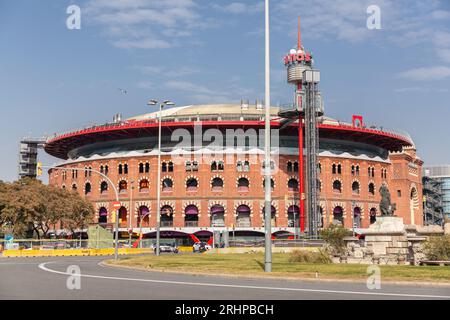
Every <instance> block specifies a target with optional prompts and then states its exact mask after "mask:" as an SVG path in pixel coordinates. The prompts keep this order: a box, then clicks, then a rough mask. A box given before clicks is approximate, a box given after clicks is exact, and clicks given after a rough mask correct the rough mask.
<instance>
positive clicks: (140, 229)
mask: <svg viewBox="0 0 450 320" xmlns="http://www.w3.org/2000/svg"><path fill="white" fill-rule="evenodd" d="M138 215H139V219H140V221H139V237H141V240H140V241H139V247H140V248H142V222H144V219H145V217H146V216H148V225H149V227H150V211H149V212H147V213H146V214H144V215H143V216H142V217H141V212H140V211H139V213H138Z"/></svg>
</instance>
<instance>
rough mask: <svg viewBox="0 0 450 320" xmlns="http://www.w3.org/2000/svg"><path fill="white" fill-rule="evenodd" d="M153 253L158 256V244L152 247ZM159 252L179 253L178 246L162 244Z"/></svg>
mask: <svg viewBox="0 0 450 320" xmlns="http://www.w3.org/2000/svg"><path fill="white" fill-rule="evenodd" d="M152 247H153V251H154V252H155V254H156V244H154V245H152ZM159 252H160V253H163V252H168V253H178V252H179V250H178V246H177V245H176V244H160V245H159Z"/></svg>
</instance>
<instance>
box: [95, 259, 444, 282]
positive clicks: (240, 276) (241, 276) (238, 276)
mask: <svg viewBox="0 0 450 320" xmlns="http://www.w3.org/2000/svg"><path fill="white" fill-rule="evenodd" d="M99 265H100V266H102V267H108V268H116V269H125V270H134V271H144V272H159V273H164V274H178V275H180V274H182V275H191V276H199V277H219V278H226V279H230V278H232V279H248V280H264V279H268V280H280V281H307V282H340V283H359V284H363V283H366V281H363V280H360V279H339V278H336V279H333V278H316V279H314V278H299V277H282V276H280V277H274V276H255V275H244V274H224V273H205V274H199V273H195V272H188V271H174V270H170V269H148V268H144V267H130V266H119V265H115V264H110V263H107V262H106V260H104V261H101V262H100V263H99ZM383 283H385V284H390V285H402V286H414V287H418V286H419V287H443V288H450V282H449V283H442V282H428V281H423V282H420V281H414V282H411V281H394V280H384V281H383Z"/></svg>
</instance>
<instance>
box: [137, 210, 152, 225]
mask: <svg viewBox="0 0 450 320" xmlns="http://www.w3.org/2000/svg"><path fill="white" fill-rule="evenodd" d="M149 221H150V210H149V209H148V207H147V206H140V207H139V214H138V226H142V227H144V226H145V227H149V226H150V223H149Z"/></svg>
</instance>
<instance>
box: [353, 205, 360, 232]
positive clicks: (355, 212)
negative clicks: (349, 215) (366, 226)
mask: <svg viewBox="0 0 450 320" xmlns="http://www.w3.org/2000/svg"><path fill="white" fill-rule="evenodd" d="M353 224H354V226H355V228H361V208H360V207H355V208H354V209H353Z"/></svg>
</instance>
